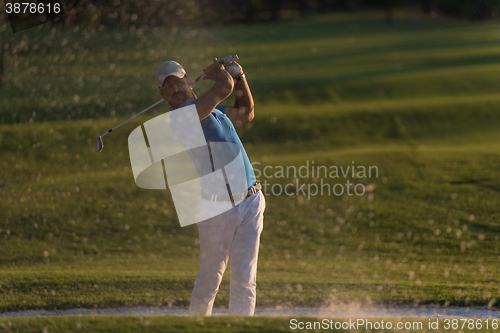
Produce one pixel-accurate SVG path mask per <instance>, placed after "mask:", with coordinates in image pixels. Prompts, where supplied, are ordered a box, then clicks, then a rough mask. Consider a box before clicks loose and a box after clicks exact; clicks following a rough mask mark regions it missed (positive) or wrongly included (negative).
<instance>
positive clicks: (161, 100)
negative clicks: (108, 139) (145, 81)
mask: <svg viewBox="0 0 500 333" xmlns="http://www.w3.org/2000/svg"><path fill="white" fill-rule="evenodd" d="M161 102H163V99H160V100H159V101H158V102H156V103H155V104H153V105H151V106H150V107H147V108H146V109H144V110H142V111H141V112H139V113H138V114H136V115H134V116H132V117H131V118H129V119H127V120H125V121H124V122H123V123H121V124H120V125H117V126H115V127H113V128H112V129H110V130H109V131H107V132H105V133H104V134H101V135H100V137H101V138H102V137H103V136H105V135H106V134H108V133H111V132H112V131H113V130H115V129H117V128H118V127H120V126H121V125H123V124H125V123H126V122H128V121H130V120H132V119H134V118H135V117H137V116H138V115H140V114H143V113H144V112H146V111H148V110H149V109H151V108H153V107H155V106H157V105H158V104H160V103H161Z"/></svg>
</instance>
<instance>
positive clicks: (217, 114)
mask: <svg viewBox="0 0 500 333" xmlns="http://www.w3.org/2000/svg"><path fill="white" fill-rule="evenodd" d="M195 103H196V99H192V100H190V101H187V102H185V103H183V104H181V105H180V106H179V107H178V108H181V107H184V106H188V105H192V104H195ZM170 110H174V109H173V108H170ZM200 123H201V128H202V129H203V133H204V134H205V140H206V141H207V143H209V142H228V143H234V144H236V145H237V146H238V147H239V148H240V151H241V155H242V157H243V162H244V165H245V173H246V178H247V187H248V188H250V187H252V186H254V185H255V184H256V179H255V173H254V171H253V168H252V164H251V163H250V160H249V159H248V155H247V153H246V151H245V148H244V147H243V144H242V143H241V140H240V138H239V136H238V133H236V130H235V128H234V126H233V123H232V122H231V120H230V119H229V118H228V117H227V116H226V107H225V106H224V105H217V106H216V107H215V109H214V110H213V111H212V113H211V114H210V115H209V116H208V117H206V118H205V119H202V120H201V121H200Z"/></svg>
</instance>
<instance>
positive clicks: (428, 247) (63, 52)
mask: <svg viewBox="0 0 500 333" xmlns="http://www.w3.org/2000/svg"><path fill="white" fill-rule="evenodd" d="M346 18H347V19H346ZM499 28H500V26H499V25H498V24H496V23H483V24H474V25H471V24H469V23H456V22H453V23H452V22H420V23H415V22H409V21H408V20H406V19H404V18H401V20H400V21H398V22H397V24H396V26H394V27H387V26H386V25H385V24H384V22H383V20H379V19H378V18H377V17H375V18H367V17H366V16H365V15H353V16H342V17H341V16H335V15H334V16H324V17H317V18H315V19H314V20H310V21H305V22H302V23H283V24H279V25H256V26H252V27H236V28H234V29H211V30H187V31H186V30H182V31H176V32H166V31H153V30H152V31H100V32H95V31H94V32H93V31H85V30H78V31H76V29H75V30H63V29H51V30H49V29H46V28H41V29H38V28H35V29H31V30H29V31H26V32H23V33H19V34H16V35H9V34H7V33H6V32H3V33H2V34H3V35H2V39H4V38H5V39H6V40H8V42H9V45H10V46H9V47H10V48H11V50H12V49H16V50H17V53H16V54H15V55H14V56H13V57H11V58H9V60H8V64H9V67H8V69H7V73H6V83H5V84H4V86H3V87H2V89H1V90H0V100H1V111H0V121H1V123H2V125H0V165H1V166H2V168H1V169H0V212H1V214H0V242H1V243H0V244H1V246H0V311H9V310H19V309H56V308H57V309H62V308H72V307H89V308H92V307H110V306H119V305H120V306H121V305H139V304H141V305H144V304H146V305H158V304H173V305H187V304H188V303H189V297H190V293H191V289H192V285H193V281H194V278H195V276H196V274H197V262H198V260H197V256H198V253H199V250H198V241H197V236H198V235H197V229H196V227H195V226H189V227H185V228H180V227H179V224H178V221H177V217H176V213H175V210H174V206H173V202H172V199H171V197H170V194H169V193H168V192H165V191H152V190H143V189H140V188H138V187H137V186H136V185H135V184H134V180H133V176H132V172H131V170H130V162H129V156H128V149H127V137H128V134H129V133H130V132H131V131H132V130H133V129H134V128H135V127H137V126H138V125H139V124H140V123H142V122H143V121H145V119H150V118H151V117H153V116H154V115H158V114H160V113H162V112H166V111H167V110H168V108H167V106H166V104H165V105H163V106H159V107H157V108H156V109H155V110H154V111H152V112H151V113H150V114H149V116H144V117H142V118H140V119H135V120H134V121H131V122H130V123H128V124H127V125H125V126H123V127H122V128H120V130H118V131H116V132H114V133H113V134H112V135H110V136H107V137H105V140H104V144H105V150H104V152H103V153H98V152H97V150H96V148H95V139H96V137H97V136H98V135H99V134H101V133H103V132H104V131H105V130H107V129H108V128H109V127H111V126H113V125H114V124H118V123H120V122H121V121H123V120H125V119H127V118H128V117H130V116H131V115H132V114H133V113H135V112H138V111H139V110H142V109H143V108H145V107H147V106H149V105H151V104H152V103H153V102H155V101H157V100H158V99H159V97H158V94H157V92H156V88H155V86H154V79H153V73H154V70H155V68H156V66H157V65H158V64H159V63H161V62H162V61H164V60H165V59H167V58H170V59H176V60H178V61H180V62H182V63H183V64H185V66H186V68H187V69H188V73H189V74H190V75H191V76H193V77H196V76H197V75H199V73H201V68H203V67H204V66H205V65H206V64H207V63H209V62H210V59H211V57H212V56H214V55H216V56H219V57H221V56H224V55H226V54H229V53H231V54H238V55H239V56H240V58H241V64H242V65H243V66H244V68H245V72H246V74H247V77H248V78H249V82H250V84H251V86H252V89H253V91H254V93H255V94H254V97H255V101H256V118H255V120H254V121H253V122H252V123H251V124H248V125H246V126H245V127H244V128H241V129H240V134H241V138H242V141H243V142H244V143H245V147H246V149H247V152H248V153H249V156H250V159H251V161H252V162H258V163H260V164H256V165H255V167H256V169H259V171H260V172H263V170H264V167H266V166H268V167H269V168H268V170H272V172H271V174H272V177H271V178H266V177H264V175H263V174H262V176H261V177H260V180H261V181H262V182H264V181H267V183H269V184H271V185H273V184H281V185H282V186H286V185H287V184H289V183H292V185H293V186H291V187H290V188H291V189H293V190H298V188H300V185H304V187H305V189H307V188H309V189H310V190H314V189H315V188H316V187H317V188H321V186H322V185H323V184H325V183H327V184H328V185H330V186H333V185H335V184H337V183H339V184H345V183H346V181H350V182H351V183H354V184H357V183H362V184H364V185H367V189H368V190H367V192H366V193H365V194H363V195H362V196H357V195H352V196H349V195H346V194H344V195H340V196H337V195H327V194H326V193H325V194H324V195H312V196H310V197H309V198H308V196H307V194H305V195H299V196H297V195H293V196H287V195H284V194H281V195H273V194H272V187H271V186H268V187H267V188H266V191H267V193H269V195H267V197H266V202H267V209H266V218H265V228H264V232H263V234H262V239H261V241H262V248H261V252H260V257H259V273H258V300H257V304H258V306H271V305H316V306H319V305H328V304H330V303H335V302H345V301H363V302H377V303H384V304H400V303H408V304H413V303H434V304H440V305H444V304H455V305H488V304H489V305H493V304H494V300H495V299H496V298H498V297H500V289H499V287H498V276H499V272H498V264H499V259H500V253H499V247H498V240H499V236H498V235H499V231H500V224H499V223H498V218H499V212H498V203H499V202H500V194H499V192H500V181H499V179H500V178H499V177H498V168H499V165H500V155H499V154H498V151H499V148H500V143H499V142H500V140H499V139H500V134H498V133H497V128H498V125H500V115H499V113H498V107H499V106H500V97H498V95H497V87H498V84H499V83H500V82H499V81H500V75H499V72H500V64H499V61H500V58H498V55H497V54H498V45H497V43H496V40H497V38H498V34H499V33H498V31H499ZM21 41H24V42H23V43H21ZM35 44H36V45H37V46H36V47H35ZM207 87H209V85H207V83H201V84H200V85H199V86H197V88H196V89H197V92H198V93H200V94H201V93H203V91H205V90H206V89H207ZM313 161H314V165H315V166H326V167H327V168H329V167H331V166H337V167H341V166H342V167H343V168H346V167H348V166H351V167H352V166H353V165H356V166H365V167H368V166H376V167H377V171H378V174H377V175H376V176H375V175H372V177H371V178H360V177H356V176H353V175H352V174H351V173H348V174H347V175H346V177H342V176H340V177H339V178H333V177H331V176H330V175H328V176H324V175H321V176H319V177H318V176H317V175H316V176H312V175H311V174H309V175H308V177H304V178H300V177H298V178H299V179H298V181H299V184H298V186H296V185H295V184H296V183H295V181H294V179H293V178H294V177H293V176H292V175H288V176H285V177H281V176H280V175H279V174H276V172H277V170H278V169H279V166H283V167H285V168H286V167H287V166H295V167H296V168H297V169H299V168H300V167H301V166H303V165H306V164H307V163H309V165H312V162H313ZM353 161H354V162H353ZM329 170H330V169H329ZM268 174H269V173H268ZM322 182H323V183H322ZM276 186H277V185H276ZM276 188H277V187H276ZM276 188H275V193H277V192H276ZM227 275H228V274H227ZM228 278H229V276H226V277H225V278H224V281H223V284H222V286H221V290H220V292H219V295H218V297H217V300H216V306H226V307H227V305H228V299H229V286H228V281H229V279H228ZM148 320H150V321H151V323H152V324H155V325H156V324H158V325H160V324H162V323H163V321H162V320H163V319H160V318H154V319H153V318H152V319H148ZM175 320H176V319H175ZM175 320H173V321H170V323H172V325H174V324H175ZM210 320H213V323H212V322H210V323H211V324H213V325H219V324H221V323H223V324H224V325H225V324H226V321H224V320H222V319H210ZM231 320H233V319H231ZM235 320H236V321H235V322H234V323H238V320H239V319H235ZM54 321H55V319H43V320H41V319H40V320H39V321H36V320H34V321H33V323H35V322H36V323H42V324H33V327H35V326H36V325H38V326H36V327H38V328H37V329H39V327H42V326H39V325H52V324H51V322H54ZM81 322H82V323H83V322H85V323H84V324H83V325H88V327H92V325H101V324H102V325H103V326H102V327H106V325H108V324H109V325H114V326H116V325H118V326H119V325H122V324H120V322H121V320H120V319H82V320H81ZM1 323H2V324H1V325H4V327H6V326H5V325H6V324H5V323H6V321H2V322H1ZM13 323H14V326H15V325H28V326H27V327H31V326H29V325H31V324H30V322H26V323H25V324H20V323H17V322H15V321H13ZM59 323H60V325H62V326H61V327H66V326H64V325H76V320H74V319H68V320H67V321H64V322H63V321H61V322H59ZM123 323H124V324H123V325H129V324H131V325H132V323H134V324H133V325H140V323H141V322H140V321H139V319H137V318H127V319H123ZM207 323H208V322H207ZM231 323H233V322H231ZM258 323H262V325H270V326H269V327H271V326H272V327H275V326H276V328H275V331H277V332H279V331H280V329H281V328H279V327H281V326H280V325H285V324H284V323H285V322H284V321H281V320H276V321H272V322H268V321H267V319H259V321H258ZM232 325H233V324H232ZM238 325H239V324H238ZM259 325H260V324H259ZM273 325H275V326H273ZM233 326H236V324H234V325H233ZM96 327H97V326H96ZM210 327H212V326H210ZM214 327H215V326H214ZM7 329H11V328H7ZM197 329H198V328H192V331H196V330H197ZM33 330H35V328H33ZM62 330H64V329H62ZM92 330H93V329H92ZM216 331H218V332H219V331H221V330H216ZM246 331H248V330H246Z"/></svg>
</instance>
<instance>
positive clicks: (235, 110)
mask: <svg viewBox="0 0 500 333" xmlns="http://www.w3.org/2000/svg"><path fill="white" fill-rule="evenodd" d="M241 74H243V73H241ZM234 88H235V89H236V99H235V102H234V106H226V115H227V117H228V118H229V119H230V120H231V121H232V123H233V124H234V125H235V126H239V125H243V124H246V123H249V122H251V121H252V119H253V117H254V102H253V97H252V92H251V91H250V87H249V86H248V82H247V80H246V78H245V77H243V78H242V79H241V80H240V81H238V82H236V84H235V85H234Z"/></svg>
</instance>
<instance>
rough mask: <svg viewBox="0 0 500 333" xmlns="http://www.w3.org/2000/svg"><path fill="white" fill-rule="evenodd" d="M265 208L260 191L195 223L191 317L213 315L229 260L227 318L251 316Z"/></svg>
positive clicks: (253, 305) (253, 306)
mask: <svg viewBox="0 0 500 333" xmlns="http://www.w3.org/2000/svg"><path fill="white" fill-rule="evenodd" d="M265 208H266V201H265V199H264V195H263V194H262V191H259V192H257V193H255V194H254V195H252V196H250V197H248V198H246V199H245V200H243V201H242V202H241V203H240V204H239V205H237V206H236V207H234V208H232V209H230V210H228V211H227V212H225V213H223V214H221V215H218V216H215V217H213V218H211V219H208V220H205V221H202V222H199V223H197V225H198V231H199V234H200V273H199V274H198V276H197V277H196V281H195V283H194V288H193V293H192V294H191V303H190V305H189V314H190V315H201V316H209V315H211V314H212V307H213V305H214V300H215V295H216V294H217V291H218V290H219V285H220V283H221V281H222V275H223V274H224V271H225V270H226V266H227V262H228V259H229V257H231V289H230V296H229V315H240V316H252V315H253V313H254V310H255V294H256V293H255V289H256V277H257V257H258V253H259V241H260V233H261V232H262V227H263V221H264V210H265Z"/></svg>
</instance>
